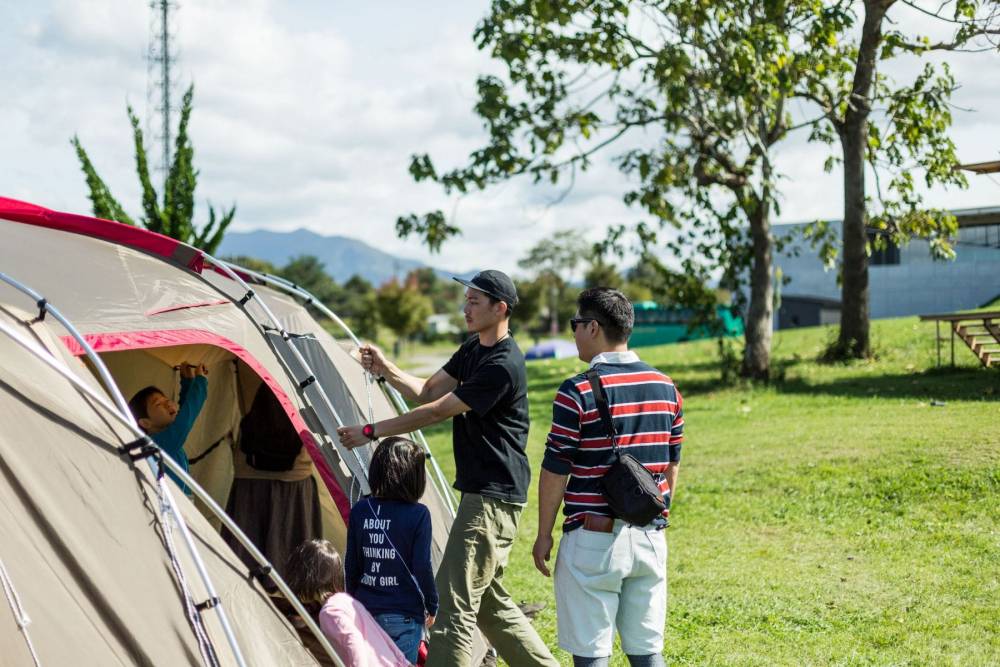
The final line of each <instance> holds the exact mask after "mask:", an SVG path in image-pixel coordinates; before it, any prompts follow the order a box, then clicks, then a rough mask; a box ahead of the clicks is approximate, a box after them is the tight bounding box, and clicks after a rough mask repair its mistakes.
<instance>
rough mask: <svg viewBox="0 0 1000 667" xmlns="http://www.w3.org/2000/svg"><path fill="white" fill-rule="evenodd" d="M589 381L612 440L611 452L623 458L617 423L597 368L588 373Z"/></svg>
mask: <svg viewBox="0 0 1000 667" xmlns="http://www.w3.org/2000/svg"><path fill="white" fill-rule="evenodd" d="M587 380H588V381H589V382H590V390H591V391H592V392H593V393H594V402H595V403H597V411H598V412H599V413H600V414H601V421H602V422H603V423H604V429H605V430H606V431H607V432H608V436H609V437H610V438H611V451H613V452H614V453H615V456H616V457H617V458H621V454H620V453H619V452H618V434H617V433H616V432H615V422H614V420H613V419H612V418H611V408H610V407H609V406H608V398H607V396H606V395H605V394H604V385H602V384H601V374H600V373H598V372H597V369H596V368H591V369H590V370H588V371H587Z"/></svg>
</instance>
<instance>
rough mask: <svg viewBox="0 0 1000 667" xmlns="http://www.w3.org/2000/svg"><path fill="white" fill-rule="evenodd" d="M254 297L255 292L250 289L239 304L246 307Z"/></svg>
mask: <svg viewBox="0 0 1000 667" xmlns="http://www.w3.org/2000/svg"><path fill="white" fill-rule="evenodd" d="M253 297H254V293H253V290H252V289H248V290H247V293H246V294H244V295H243V298H242V299H240V301H239V304H240V305H241V306H245V305H247V301H249V300H250V299H252V298H253Z"/></svg>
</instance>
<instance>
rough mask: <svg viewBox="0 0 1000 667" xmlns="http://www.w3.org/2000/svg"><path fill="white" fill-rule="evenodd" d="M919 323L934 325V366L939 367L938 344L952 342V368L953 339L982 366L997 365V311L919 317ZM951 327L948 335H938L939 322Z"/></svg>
mask: <svg viewBox="0 0 1000 667" xmlns="http://www.w3.org/2000/svg"><path fill="white" fill-rule="evenodd" d="M920 321H921V322H934V323H935V324H936V326H937V363H938V366H940V365H941V343H942V342H943V341H946V340H950V341H951V365H952V366H954V365H955V339H956V338H958V339H960V340H961V341H962V342H964V343H965V344H966V345H967V346H968V347H969V349H970V350H972V353H973V354H975V355H976V358H977V359H979V361H980V363H982V364H983V366H984V367H986V368H989V367H990V366H992V365H996V366H1000V310H993V311H988V312H978V313H946V314H943V315H921V316H920ZM942 322H945V323H947V324H948V325H949V326H950V327H951V335H950V336H947V337H942V336H941V323H942Z"/></svg>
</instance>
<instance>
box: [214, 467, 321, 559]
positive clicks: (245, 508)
mask: <svg viewBox="0 0 1000 667" xmlns="http://www.w3.org/2000/svg"><path fill="white" fill-rule="evenodd" d="M226 513H227V514H229V516H230V517H232V519H233V521H235V522H236V525H237V526H239V527H240V528H241V529H243V532H244V533H246V535H247V537H249V538H250V541H251V542H253V543H254V545H255V546H256V547H257V548H258V549H260V551H261V552H262V553H263V554H264V556H265V557H266V558H267V560H269V561H270V562H271V565H273V566H274V568H275V570H277V571H278V573H279V574H280V575H281V576H282V577H284V576H285V564H286V563H287V562H288V556H289V555H290V554H291V553H292V551H294V550H295V547H297V546H299V545H300V544H302V543H303V542H305V541H306V540H314V539H319V538H321V537H322V533H323V529H322V518H321V516H320V507H319V497H318V495H317V492H316V480H314V479H313V478H312V477H307V478H306V479H303V480H301V481H298V482H281V481H278V480H270V479H239V478H237V479H234V480H233V488H232V491H230V493H229V502H228V503H226ZM222 534H223V537H224V538H225V540H226V543H227V544H228V545H229V546H230V547H231V548H232V549H233V551H235V552H236V554H237V555H238V556H239V557H240V559H241V560H242V561H243V562H244V563H245V564H246V566H247V567H248V568H254V567H256V563H255V562H254V560H253V558H252V557H251V556H250V553H249V552H248V551H247V550H246V549H244V548H243V545H242V544H240V543H239V542H238V541H237V540H236V538H235V537H233V535H232V534H231V533H230V532H229V531H228V530H225V529H223V531H222Z"/></svg>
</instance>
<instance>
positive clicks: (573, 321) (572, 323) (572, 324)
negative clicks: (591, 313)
mask: <svg viewBox="0 0 1000 667" xmlns="http://www.w3.org/2000/svg"><path fill="white" fill-rule="evenodd" d="M587 322H597V323H598V324H600V323H601V321H600V320H599V319H597V318H596V317H571V318H570V320H569V328H570V329H571V330H572V331H573V333H576V327H577V326H579V325H581V324H586V323H587Z"/></svg>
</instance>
